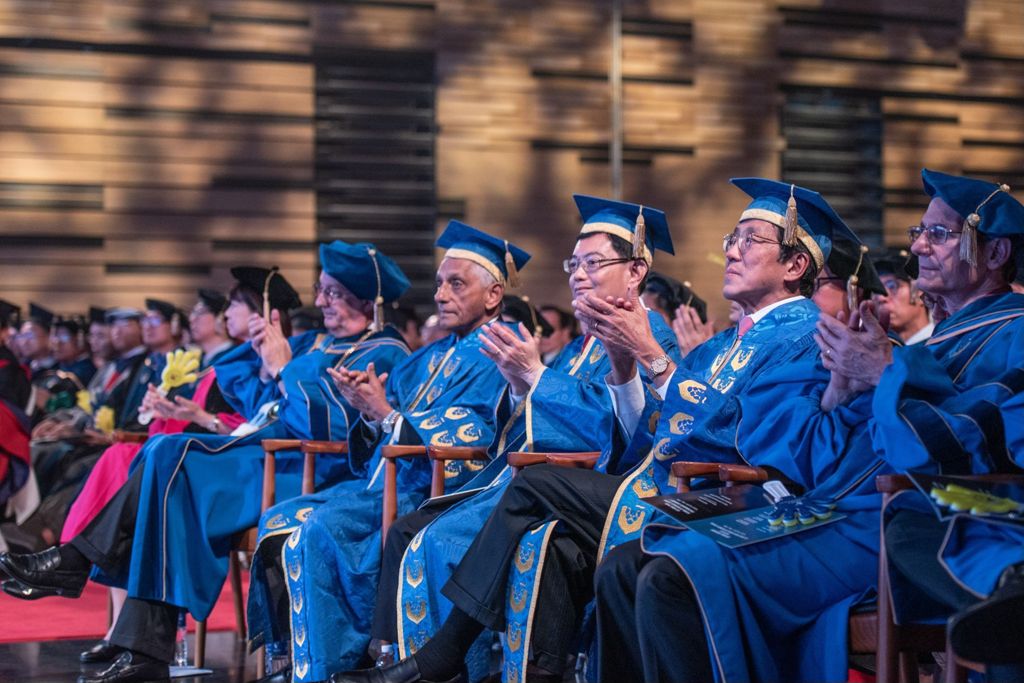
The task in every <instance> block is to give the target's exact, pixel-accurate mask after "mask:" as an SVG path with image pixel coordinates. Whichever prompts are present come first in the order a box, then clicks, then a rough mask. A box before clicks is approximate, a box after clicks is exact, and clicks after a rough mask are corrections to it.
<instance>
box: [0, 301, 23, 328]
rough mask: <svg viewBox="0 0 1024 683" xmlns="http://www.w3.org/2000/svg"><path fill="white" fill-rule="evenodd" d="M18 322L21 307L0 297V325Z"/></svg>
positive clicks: (16, 323) (19, 320)
mask: <svg viewBox="0 0 1024 683" xmlns="http://www.w3.org/2000/svg"><path fill="white" fill-rule="evenodd" d="M20 323H21V307H20V306H18V305H16V304H12V303H11V302H10V301H5V300H4V299H0V327H6V326H13V325H19V324H20Z"/></svg>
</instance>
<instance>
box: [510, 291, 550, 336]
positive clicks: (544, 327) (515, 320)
mask: <svg viewBox="0 0 1024 683" xmlns="http://www.w3.org/2000/svg"><path fill="white" fill-rule="evenodd" d="M501 319H502V321H504V322H507V323H509V324H511V325H512V326H513V327H518V326H519V325H520V324H522V326H523V327H524V328H525V329H526V331H527V332H528V333H529V334H530V336H532V337H536V338H537V339H542V338H543V337H545V336H547V335H550V334H551V333H552V332H554V328H553V327H551V324H550V323H548V321H547V320H545V319H544V316H542V315H541V314H540V311H539V310H537V308H535V307H534V306H532V305H531V304H530V299H529V297H525V296H524V297H518V296H516V295H515V294H506V295H505V296H503V297H502V299H501Z"/></svg>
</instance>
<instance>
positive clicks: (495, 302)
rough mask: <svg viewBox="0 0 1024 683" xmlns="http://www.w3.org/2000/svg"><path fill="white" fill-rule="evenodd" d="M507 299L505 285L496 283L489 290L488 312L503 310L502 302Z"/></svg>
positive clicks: (486, 302) (486, 301)
mask: <svg viewBox="0 0 1024 683" xmlns="http://www.w3.org/2000/svg"><path fill="white" fill-rule="evenodd" d="M504 297H505V285H503V284H501V283H500V282H494V283H492V284H491V286H490V287H488V288H487V296H486V298H485V305H486V308H487V310H488V311H492V310H497V309H499V308H501V300H502V299H503V298H504Z"/></svg>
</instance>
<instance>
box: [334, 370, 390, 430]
mask: <svg viewBox="0 0 1024 683" xmlns="http://www.w3.org/2000/svg"><path fill="white" fill-rule="evenodd" d="M327 374H328V375H330V376H331V379H333V380H334V385H335V386H336V387H338V391H339V392H341V395H342V397H344V399H345V400H346V401H347V402H348V404H349V405H350V406H352V407H353V408H355V409H356V410H358V411H359V412H360V413H362V414H363V415H365V416H366V417H368V418H370V419H371V420H377V421H380V420H382V419H384V418H385V417H387V415H388V413H390V412H391V405H390V404H389V403H388V400H387V392H386V391H385V390H384V383H385V382H386V381H387V378H388V373H386V372H385V373H382V374H381V375H380V376H378V375H377V370H376V368H375V367H374V364H373V363H370V364H369V365H368V366H367V367H366V370H365V371H360V370H349V369H347V368H337V369H335V368H327Z"/></svg>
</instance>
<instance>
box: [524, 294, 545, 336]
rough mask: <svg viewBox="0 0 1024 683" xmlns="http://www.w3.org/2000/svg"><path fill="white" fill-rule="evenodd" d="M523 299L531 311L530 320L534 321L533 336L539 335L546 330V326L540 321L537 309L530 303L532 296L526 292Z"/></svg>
mask: <svg viewBox="0 0 1024 683" xmlns="http://www.w3.org/2000/svg"><path fill="white" fill-rule="evenodd" d="M522 299H523V303H524V304H526V308H527V309H529V311H530V321H531V322H533V336H534V337H539V336H540V333H541V332H543V331H544V328H542V327H541V326H540V321H539V320H537V310H536V309H535V308H534V307H533V305H532V304H531V303H530V297H528V296H526V295H525V294H524V295H523V297H522Z"/></svg>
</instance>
